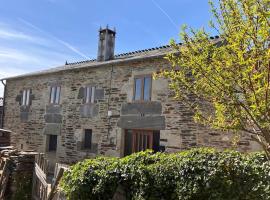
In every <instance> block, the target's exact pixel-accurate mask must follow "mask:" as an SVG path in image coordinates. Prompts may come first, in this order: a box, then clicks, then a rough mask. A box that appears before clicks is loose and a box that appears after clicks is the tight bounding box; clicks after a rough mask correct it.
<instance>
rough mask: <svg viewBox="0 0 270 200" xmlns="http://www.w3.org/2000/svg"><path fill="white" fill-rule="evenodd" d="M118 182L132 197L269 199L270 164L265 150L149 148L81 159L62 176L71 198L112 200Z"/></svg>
mask: <svg viewBox="0 0 270 200" xmlns="http://www.w3.org/2000/svg"><path fill="white" fill-rule="evenodd" d="M118 185H121V186H123V188H125V191H126V193H127V199H132V200H160V199H168V200H172V199H179V200H204V199H205V200H208V199H209V200H256V199H260V200H267V199H270V165H269V162H268V161H267V159H266V157H265V155H264V154H263V153H256V154H242V153H239V152H235V151H224V152H219V151H217V150H215V149H211V148H199V149H192V150H189V151H183V152H180V153H175V154H165V153H153V152H151V151H146V152H140V153H136V154H133V155H130V156H127V157H125V158H121V159H120V158H105V157H100V158H96V159H92V160H85V161H83V162H79V163H77V164H76V165H74V166H72V167H71V169H70V170H69V171H67V172H65V174H64V176H63V179H62V181H61V187H62V189H63V191H64V192H65V194H66V196H67V197H68V199H71V200H75V199H76V200H77V199H78V200H84V199H85V200H86V199H89V200H103V199H104V200H105V199H106V200H108V199H112V197H113V195H114V193H115V191H116V189H117V187H118Z"/></svg>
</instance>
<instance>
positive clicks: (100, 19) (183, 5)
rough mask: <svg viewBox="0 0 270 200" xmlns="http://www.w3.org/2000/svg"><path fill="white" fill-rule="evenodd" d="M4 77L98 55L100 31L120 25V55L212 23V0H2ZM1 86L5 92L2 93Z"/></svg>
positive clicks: (0, 62)
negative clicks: (183, 27) (185, 29)
mask: <svg viewBox="0 0 270 200" xmlns="http://www.w3.org/2000/svg"><path fill="white" fill-rule="evenodd" d="M0 3H1V4H0V5H1V6H0V44H1V45H0V78H3V77H9V76H14V75H18V74H23V73H28V72H32V71H37V70H42V69H47V68H51V67H55V66H59V65H63V64H64V63H65V61H66V60H67V61H68V62H73V61H79V60H85V59H89V58H96V54H97V39H98V29H99V27H100V26H103V27H105V26H106V25H107V24H108V25H109V26H110V27H115V28H116V31H117V39H116V50H115V51H116V53H122V52H128V51H133V50H138V49H145V48H152V47H156V46H160V45H164V44H168V43H169V41H170V39H171V38H175V39H177V38H178V33H179V30H180V27H181V25H182V24H188V25H190V26H192V27H194V28H200V27H207V26H208V21H209V19H210V18H211V14H210V12H209V6H208V1H207V0H76V1H75V0H8V1H6V0H0ZM1 91H2V89H1V86H0V96H1V93H2V92H1Z"/></svg>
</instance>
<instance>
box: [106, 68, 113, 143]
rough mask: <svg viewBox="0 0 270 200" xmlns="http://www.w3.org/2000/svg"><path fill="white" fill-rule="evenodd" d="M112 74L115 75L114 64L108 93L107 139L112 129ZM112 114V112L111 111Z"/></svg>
mask: <svg viewBox="0 0 270 200" xmlns="http://www.w3.org/2000/svg"><path fill="white" fill-rule="evenodd" d="M112 76H113V65H112V66H111V74H110V90H109V95H108V103H107V106H108V114H107V117H108V134H107V140H108V139H109V135H110V129H111V116H110V115H109V112H111V110H110V106H111V105H110V104H111V90H112ZM110 114H111V113H110Z"/></svg>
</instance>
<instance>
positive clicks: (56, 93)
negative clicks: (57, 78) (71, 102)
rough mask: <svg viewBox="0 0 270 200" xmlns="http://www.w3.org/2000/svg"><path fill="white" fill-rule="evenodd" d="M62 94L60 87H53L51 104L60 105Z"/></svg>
mask: <svg viewBox="0 0 270 200" xmlns="http://www.w3.org/2000/svg"><path fill="white" fill-rule="evenodd" d="M60 93H61V87H60V86H53V87H51V98H50V103H52V104H59V103H60Z"/></svg>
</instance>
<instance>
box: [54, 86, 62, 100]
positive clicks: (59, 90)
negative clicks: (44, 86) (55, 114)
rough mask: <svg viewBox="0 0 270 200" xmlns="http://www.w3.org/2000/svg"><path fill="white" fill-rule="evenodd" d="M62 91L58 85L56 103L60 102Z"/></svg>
mask: <svg viewBox="0 0 270 200" xmlns="http://www.w3.org/2000/svg"><path fill="white" fill-rule="evenodd" d="M60 92H61V88H60V87H59V86H58V87H56V94H55V103H56V104H59V103H60Z"/></svg>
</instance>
